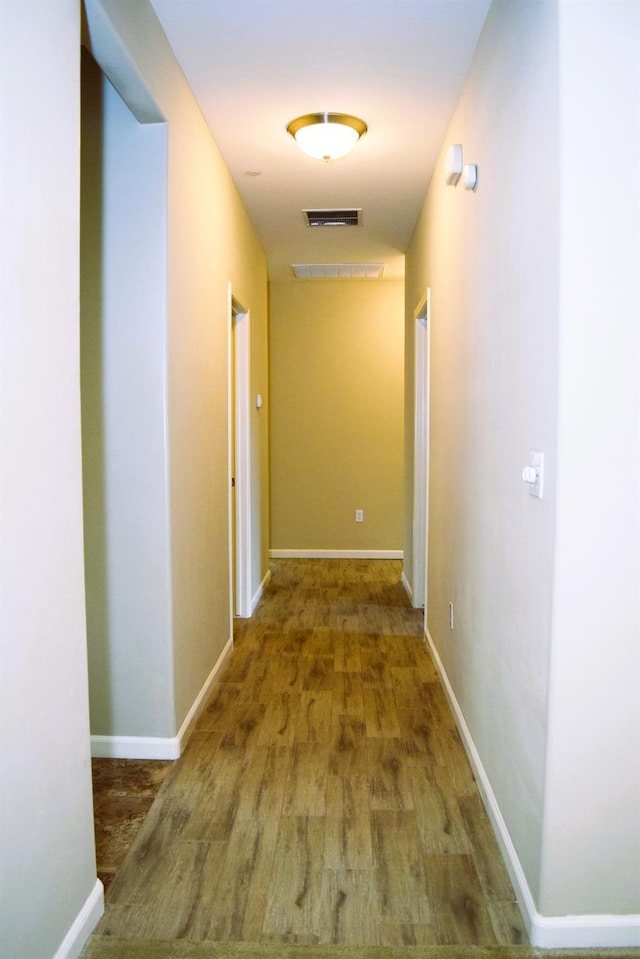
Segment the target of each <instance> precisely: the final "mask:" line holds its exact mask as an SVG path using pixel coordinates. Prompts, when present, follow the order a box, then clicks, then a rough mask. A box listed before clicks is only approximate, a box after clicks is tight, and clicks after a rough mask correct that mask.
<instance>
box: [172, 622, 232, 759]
mask: <svg viewBox="0 0 640 959" xmlns="http://www.w3.org/2000/svg"><path fill="white" fill-rule="evenodd" d="M232 652H233V639H232V638H231V637H229V639H228V640H227V642H226V643H225V645H224V649H223V650H222V652H221V653H220V655H219V656H218V659H217V660H216V663H215V665H214V667H213V669H212V670H211V672H210V673H209V675H208V676H207V678H206V680H205V681H204V685H203V687H202V689H201V690H200V692H199V693H198V695H197V696H196V698H195V700H194V703H193V706H192V707H191V709H190V710H189V712H188V713H187V715H186V716H185V719H184V722H183V723H182V726H181V727H180V729H179V730H178V735H177V736H176V739H177V740H178V755H179V756H180V755H181V754H182V748H183V746H184V745H185V744H186V741H187V737H188V735H189V732H190V731H191V726H192V725H193V723H194V722H195V721H196V719H197V718H198V714H199V712H200V710H201V709H202V707H203V706H204V705H205V703H206V702H207V700H208V699H209V696H210V695H211V693H212V692H213V689H214V687H215V686H216V684H217V683H218V681H219V680H218V677H219V675H220V673H221V672H222V670H223V669H224V667H225V666H226V665H227V661H228V659H229V657H230V656H231V653H232Z"/></svg>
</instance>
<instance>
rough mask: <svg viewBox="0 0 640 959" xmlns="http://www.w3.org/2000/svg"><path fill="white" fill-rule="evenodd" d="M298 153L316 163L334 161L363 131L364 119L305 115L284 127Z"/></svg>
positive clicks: (323, 114) (342, 115)
mask: <svg viewBox="0 0 640 959" xmlns="http://www.w3.org/2000/svg"><path fill="white" fill-rule="evenodd" d="M287 132H288V133H290V134H291V136H292V137H293V138H294V140H295V141H296V143H297V144H298V146H299V147H300V149H301V150H303V151H304V152H305V153H306V154H308V155H309V156H310V157H315V159H316V160H324V161H325V162H327V163H328V162H329V160H337V159H339V157H343V156H345V154H347V153H349V151H350V150H352V149H353V148H354V146H355V145H356V143H357V142H358V140H359V139H360V137H361V136H363V135H364V134H365V133H366V132H367V124H366V123H365V122H364V120H359V119H358V118H357V117H352V116H349V114H348V113H307V114H305V116H303V117H298V118H297V119H296V120H292V121H291V123H290V124H289V125H288V126H287Z"/></svg>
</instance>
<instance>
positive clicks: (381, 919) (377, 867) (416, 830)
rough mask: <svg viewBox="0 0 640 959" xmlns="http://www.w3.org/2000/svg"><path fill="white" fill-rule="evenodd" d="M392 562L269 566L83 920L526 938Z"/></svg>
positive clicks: (237, 931)
mask: <svg viewBox="0 0 640 959" xmlns="http://www.w3.org/2000/svg"><path fill="white" fill-rule="evenodd" d="M400 572H401V566H400V563H399V562H395V561H385V560H376V561H346V560H277V561H274V562H273V564H272V579H271V582H270V584H269V586H268V587H267V589H266V591H265V595H264V597H263V599H262V602H261V603H260V606H259V607H258V609H257V611H256V613H255V614H254V616H253V618H252V619H251V620H244V621H238V622H237V626H236V637H235V650H234V653H233V655H232V657H231V661H230V663H229V666H228V668H227V670H226V672H225V674H224V675H223V676H222V680H221V682H220V684H219V685H218V686H217V688H216V690H215V691H214V693H213V695H212V697H211V699H210V701H209V703H208V704H207V706H206V708H205V709H204V710H203V711H202V713H201V714H200V717H199V719H198V721H197V724H196V727H195V730H194V732H193V734H192V736H191V738H190V740H189V743H188V746H187V749H186V750H185V753H184V755H183V757H182V758H181V759H180V760H179V761H178V762H177V763H175V765H174V768H173V769H172V771H171V773H170V774H169V776H168V778H167V779H166V781H165V782H164V784H163V786H162V788H161V790H160V793H159V795H158V797H157V799H156V800H155V802H154V804H153V806H152V808H151V810H150V812H149V814H148V816H147V818H146V820H145V822H144V824H143V826H142V828H141V830H140V833H139V834H138V836H137V838H136V840H135V841H134V844H133V846H132V848H131V850H130V852H129V854H128V856H127V858H126V860H125V863H124V865H123V866H122V868H121V869H120V871H119V872H118V875H117V876H116V878H115V880H114V881H113V884H112V885H111V887H110V889H109V891H108V894H107V900H106V911H105V915H104V917H103V919H102V921H101V923H100V926H99V927H98V930H97V932H98V933H100V934H102V935H107V936H118V937H122V938H124V939H138V938H139V939H159V940H174V939H186V940H198V941H203V940H209V941H218V942H243V941H244V942H260V943H265V944H269V943H271V944H278V943H290V944H291V943H295V944H314V943H318V944H326V943H337V944H342V945H345V946H348V945H362V946H369V945H380V946H403V945H416V946H426V945H430V944H434V945H437V944H442V945H444V944H461V945H463V944H474V943H475V944H481V945H485V944H486V945H492V944H494V945H498V944H504V945H507V944H511V943H513V944H517V943H520V942H523V943H524V942H526V934H525V932H524V930H523V926H522V922H521V919H520V915H519V911H518V907H517V904H516V903H515V900H514V895H513V891H512V888H511V886H510V883H509V880H508V877H507V874H506V871H505V868H504V865H503V863H502V860H501V859H500V856H499V853H498V849H497V846H496V843H495V840H494V838H493V834H492V832H491V829H490V827H489V825H488V821H487V818H486V814H485V812H484V808H483V806H482V802H481V800H480V797H479V794H478V791H477V788H476V785H475V782H474V779H473V776H472V774H471V770H470V767H469V765H468V762H467V759H466V756H465V753H464V750H463V747H462V744H461V742H460V739H459V737H458V734H457V731H456V728H455V724H454V722H453V719H452V716H451V713H450V711H449V708H448V705H447V702H446V699H445V696H444V693H443V691H442V688H441V685H440V683H439V680H438V676H437V673H436V671H435V668H434V666H433V663H432V661H431V658H430V656H429V654H428V652H427V651H426V649H425V647H424V645H423V642H422V628H423V627H422V614H421V613H420V612H418V611H416V610H413V609H411V608H410V606H409V603H408V600H407V598H406V596H405V593H404V591H403V589H402V586H401V585H400Z"/></svg>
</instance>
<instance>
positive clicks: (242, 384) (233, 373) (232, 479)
mask: <svg viewBox="0 0 640 959" xmlns="http://www.w3.org/2000/svg"><path fill="white" fill-rule="evenodd" d="M249 383H250V315H249V310H248V309H246V308H245V307H244V306H243V305H242V304H241V303H240V302H239V301H238V300H237V299H236V298H235V297H234V296H233V292H232V289H231V284H229V570H230V601H231V612H232V617H233V616H238V617H242V618H247V617H249V616H251V605H252V603H251V443H250V436H251V431H250V421H249V415H250V404H249ZM232 635H233V623H232Z"/></svg>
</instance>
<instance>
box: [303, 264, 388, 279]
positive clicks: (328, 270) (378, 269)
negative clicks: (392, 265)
mask: <svg viewBox="0 0 640 959" xmlns="http://www.w3.org/2000/svg"><path fill="white" fill-rule="evenodd" d="M291 269H292V270H293V273H294V275H295V276H296V278H297V279H298V280H378V279H380V277H381V276H382V273H383V271H384V263H292V264H291Z"/></svg>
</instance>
